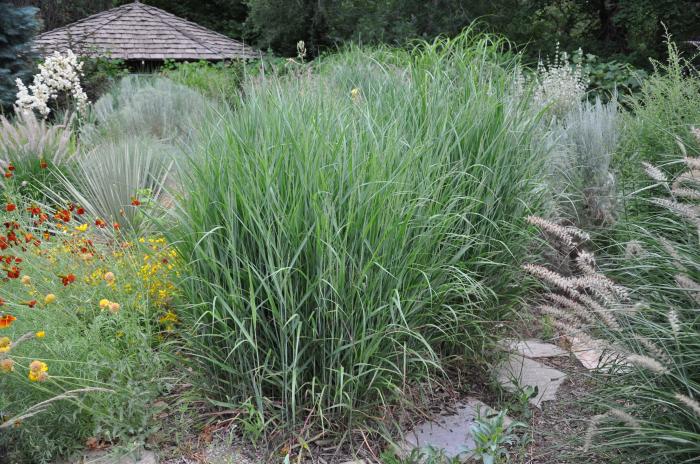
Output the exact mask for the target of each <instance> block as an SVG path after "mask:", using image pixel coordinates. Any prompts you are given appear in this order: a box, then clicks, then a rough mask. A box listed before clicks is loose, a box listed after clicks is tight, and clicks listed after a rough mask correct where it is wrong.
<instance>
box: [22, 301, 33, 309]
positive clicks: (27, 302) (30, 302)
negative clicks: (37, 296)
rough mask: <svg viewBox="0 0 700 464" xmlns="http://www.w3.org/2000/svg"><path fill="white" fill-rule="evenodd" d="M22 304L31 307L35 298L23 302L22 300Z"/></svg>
mask: <svg viewBox="0 0 700 464" xmlns="http://www.w3.org/2000/svg"><path fill="white" fill-rule="evenodd" d="M22 304H23V305H27V306H29V307H30V308H33V307H34V306H36V300H29V301H24V302H22Z"/></svg>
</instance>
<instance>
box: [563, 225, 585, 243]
mask: <svg viewBox="0 0 700 464" xmlns="http://www.w3.org/2000/svg"><path fill="white" fill-rule="evenodd" d="M566 231H567V232H568V233H569V234H570V235H571V236H572V237H575V238H577V239H579V240H580V241H581V242H587V241H589V240H590V239H591V236H590V235H589V234H588V233H587V232H584V231H582V230H581V229H579V228H578V227H574V226H566Z"/></svg>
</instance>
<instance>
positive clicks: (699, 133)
mask: <svg viewBox="0 0 700 464" xmlns="http://www.w3.org/2000/svg"><path fill="white" fill-rule="evenodd" d="M690 133H691V134H693V137H695V140H697V141H698V143H700V127H695V126H690Z"/></svg>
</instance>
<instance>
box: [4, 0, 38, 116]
mask: <svg viewBox="0 0 700 464" xmlns="http://www.w3.org/2000/svg"><path fill="white" fill-rule="evenodd" d="M36 12H37V10H36V8H32V7H16V6H14V5H11V4H10V3H7V2H0V107H2V109H3V110H4V111H7V110H8V109H10V108H11V107H12V104H13V103H14V102H15V97H16V94H17V86H16V85H15V80H16V79H22V80H23V81H27V80H28V78H29V77H30V76H31V74H32V68H33V58H34V55H33V53H32V50H31V40H32V38H33V37H34V34H36V31H37V29H38V27H39V23H38V22H37V20H36Z"/></svg>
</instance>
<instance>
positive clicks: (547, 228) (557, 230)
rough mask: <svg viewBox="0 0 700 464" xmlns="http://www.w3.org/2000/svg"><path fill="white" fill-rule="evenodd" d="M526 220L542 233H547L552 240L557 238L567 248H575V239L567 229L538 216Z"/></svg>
mask: <svg viewBox="0 0 700 464" xmlns="http://www.w3.org/2000/svg"><path fill="white" fill-rule="evenodd" d="M526 220H527V222H528V223H530V224H532V225H533V226H536V227H537V228H539V229H540V230H541V231H542V232H545V233H547V234H548V235H549V236H550V237H551V238H556V239H557V240H558V241H559V242H561V243H562V244H563V245H565V246H566V247H567V248H573V246H574V241H573V237H572V234H571V233H570V232H569V230H567V228H566V227H564V226H560V225H559V224H556V223H554V222H552V221H548V220H547V219H544V218H541V217H538V216H528V217H527V219H526Z"/></svg>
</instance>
